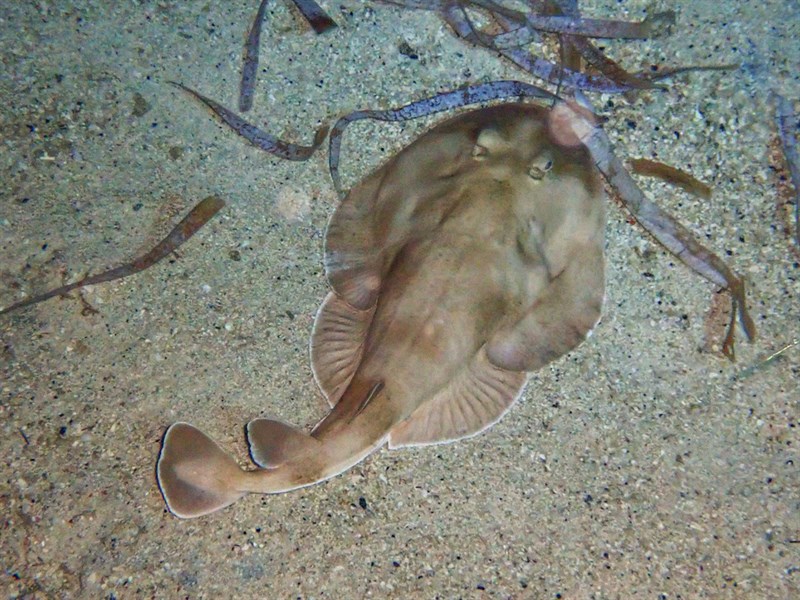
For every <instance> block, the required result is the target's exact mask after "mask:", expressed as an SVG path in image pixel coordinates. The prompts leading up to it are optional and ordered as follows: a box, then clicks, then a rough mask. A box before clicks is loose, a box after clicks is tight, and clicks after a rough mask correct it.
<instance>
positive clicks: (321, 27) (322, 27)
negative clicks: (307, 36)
mask: <svg viewBox="0 0 800 600" xmlns="http://www.w3.org/2000/svg"><path fill="white" fill-rule="evenodd" d="M292 2H294V5H295V6H296V7H297V10H299V11H300V12H301V13H303V16H304V17H305V19H306V21H308V24H309V25H311V28H312V29H313V30H314V32H315V33H316V34H317V35H319V34H321V33H325V32H326V31H330V30H331V29H334V28H336V27H337V25H336V21H334V20H333V19H331V18H330V16H329V15H328V13H326V12H325V11H324V10H322V7H321V6H320V5H319V4H317V3H316V2H314V0H292Z"/></svg>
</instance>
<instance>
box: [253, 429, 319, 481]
mask: <svg viewBox="0 0 800 600" xmlns="http://www.w3.org/2000/svg"><path fill="white" fill-rule="evenodd" d="M247 444H248V445H249V447H250V457H251V458H252V459H253V462H254V463H256V464H257V465H258V466H259V467H262V468H264V469H275V468H277V467H280V466H281V465H282V464H284V463H286V462H287V461H288V460H291V459H297V458H298V457H301V456H304V455H306V454H309V453H312V452H317V451H318V450H319V448H320V446H321V443H320V442H319V440H317V439H316V438H313V437H311V436H310V435H308V434H307V433H303V432H302V431H300V430H299V429H297V428H295V427H292V426H291V425H288V424H287V423H283V422H282V421H274V420H272V419H253V420H252V421H250V422H249V423H248V424H247Z"/></svg>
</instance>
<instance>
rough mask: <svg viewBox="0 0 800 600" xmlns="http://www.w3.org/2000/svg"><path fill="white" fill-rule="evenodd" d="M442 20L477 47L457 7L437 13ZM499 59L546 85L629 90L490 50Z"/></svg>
mask: <svg viewBox="0 0 800 600" xmlns="http://www.w3.org/2000/svg"><path fill="white" fill-rule="evenodd" d="M440 15H441V17H442V19H443V20H444V21H445V22H446V23H447V24H448V25H449V26H450V27H451V28H452V29H453V31H455V33H456V35H458V37H460V38H461V39H463V40H464V41H466V42H469V43H473V44H479V43H480V42H479V40H477V39H475V38H474V37H473V36H471V33H472V32H471V30H470V27H469V24H468V23H467V22H465V20H464V19H463V16H462V15H461V9H460V8H459V7H458V6H448V7H446V8H445V9H443V10H442V12H441V13H440ZM494 50H496V51H497V52H498V53H499V54H500V56H502V57H503V58H505V59H507V60H510V61H511V62H513V63H514V64H516V65H517V66H518V67H519V68H521V69H522V70H523V71H526V72H527V73H530V74H531V75H533V76H534V77H537V78H539V79H542V80H543V81H547V82H548V83H552V84H558V83H559V82H560V83H563V85H564V86H565V87H568V88H570V89H577V90H582V91H585V92H606V93H611V94H613V93H620V92H627V91H629V90H630V89H631V87H630V86H628V85H623V84H619V83H616V82H615V81H613V80H611V79H608V78H607V77H605V76H603V75H592V74H589V73H579V72H576V71H572V70H570V69H566V68H563V67H561V66H560V65H557V64H555V63H553V62H550V61H548V60H544V59H543V58H537V57H535V56H533V54H531V53H530V52H529V51H527V50H524V49H521V48H494Z"/></svg>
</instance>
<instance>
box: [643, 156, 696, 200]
mask: <svg viewBox="0 0 800 600" xmlns="http://www.w3.org/2000/svg"><path fill="white" fill-rule="evenodd" d="M628 162H630V165H631V172H633V173H636V174H637V175H644V176H645V177H657V178H659V179H661V180H663V181H666V182H667V183H671V184H672V185H675V186H678V187H679V188H681V189H682V190H684V191H687V192H689V193H690V194H694V195H695V196H698V197H700V198H702V199H703V200H709V199H711V188H710V187H709V186H707V185H706V184H705V183H703V182H702V181H700V180H699V179H696V178H695V177H693V176H691V175H689V173H687V172H686V171H681V170H680V169H678V168H677V167H673V166H670V165H666V164H664V163H662V162H659V161H657V160H650V159H649V158H633V159H631V160H629V161H628Z"/></svg>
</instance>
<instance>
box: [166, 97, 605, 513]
mask: <svg viewBox="0 0 800 600" xmlns="http://www.w3.org/2000/svg"><path fill="white" fill-rule="evenodd" d="M551 115H552V111H550V110H549V109H547V108H543V107H540V106H536V105H530V104H506V105H502V106H495V107H492V108H485V109H480V110H475V111H472V112H468V113H465V114H462V115H460V116H457V117H455V118H453V119H450V120H448V121H446V122H444V123H443V124H441V125H439V126H437V127H435V128H434V129H432V130H431V131H429V132H428V133H426V134H424V135H423V136H421V137H420V138H418V139H417V140H416V141H415V142H413V143H412V144H411V145H410V146H408V147H407V148H405V149H404V150H402V151H401V152H400V153H398V154H397V155H395V156H394V157H393V158H392V159H391V160H389V161H388V162H387V163H386V164H385V165H384V166H382V167H381V168H379V169H378V170H377V171H375V172H374V173H372V174H371V175H370V176H368V177H367V178H365V179H364V180H363V181H362V182H361V183H359V184H358V185H357V186H356V187H354V188H353V189H352V190H351V192H350V193H349V194H348V195H347V197H346V198H345V199H344V200H343V201H342V203H341V205H340V206H339V207H338V209H337V210H336V212H335V213H334V215H333V217H332V219H331V221H330V224H329V226H328V230H327V235H326V248H325V267H326V271H327V275H328V279H329V281H330V284H331V287H332V291H331V292H330V293H329V294H328V296H327V298H325V300H324V302H323V303H322V306H321V308H320V309H319V312H318V314H317V318H316V322H315V325H314V331H313V334H312V338H311V359H312V366H313V370H314V375H315V377H316V380H317V382H318V384H319V387H320V389H321V390H322V392H323V393H324V394H325V396H326V397H327V399H328V402H329V404H330V406H331V411H330V413H329V414H328V415H327V416H326V417H325V418H324V419H322V421H320V422H319V423H318V424H317V425H316V427H314V429H313V430H312V431H311V432H310V433H305V432H302V431H300V430H299V429H296V428H294V427H292V426H291V425H287V424H286V423H284V422H281V421H277V420H269V419H255V420H253V421H251V422H250V423H249V424H248V426H247V439H248V443H249V446H250V454H251V457H252V458H253V460H254V462H255V463H256V465H257V467H258V468H256V469H252V470H243V469H241V468H240V467H239V465H238V464H237V462H236V461H235V460H234V459H233V458H232V457H231V456H230V455H229V454H228V453H226V452H225V451H224V450H222V449H221V448H220V447H219V446H218V445H217V444H216V443H215V442H214V441H213V440H212V439H211V438H209V437H208V436H206V435H205V434H204V433H202V432H201V431H200V430H198V429H196V428H195V427H193V426H191V425H188V424H186V423H176V424H174V425H172V426H171V427H170V428H169V429H168V430H167V433H166V434H165V436H164V442H163V448H162V451H161V455H160V457H159V461H158V468H157V472H158V482H159V485H160V487H161V490H162V492H163V495H164V498H165V500H166V502H167V505H168V506H169V509H170V510H171V511H172V512H173V513H174V514H176V515H177V516H179V517H185V518H188V517H197V516H200V515H204V514H208V513H210V512H213V511H215V510H218V509H220V508H222V507H224V506H227V505H229V504H231V503H232V502H234V501H236V500H237V499H238V498H240V497H241V496H243V495H244V494H247V493H249V492H252V493H279V492H286V491H289V490H293V489H297V488H301V487H304V486H308V485H311V484H314V483H317V482H320V481H323V480H325V479H328V478H330V477H333V476H334V475H337V474H338V473H341V472H342V471H344V470H345V469H347V468H349V467H351V466H353V465H355V464H356V463H358V462H359V461H361V460H362V459H363V458H364V457H366V456H367V455H368V454H370V453H371V452H373V451H374V450H376V449H377V448H380V447H381V446H383V445H388V446H389V447H390V448H401V447H404V446H415V445H425V444H437V443H443V442H449V441H453V440H457V439H460V438H464V437H468V436H472V435H474V434H476V433H478V432H480V431H483V430H484V429H486V428H487V427H489V426H491V425H492V424H493V423H495V422H496V421H497V420H498V419H499V418H500V417H501V416H502V415H503V414H504V413H505V412H506V411H507V410H508V408H509V407H510V406H511V405H512V404H513V403H514V401H515V400H516V398H518V397H519V395H520V394H521V392H522V390H523V388H524V386H525V382H526V379H527V373H528V372H530V371H534V370H536V369H539V368H540V367H542V366H543V365H545V364H547V363H548V362H550V361H552V360H553V359H555V358H558V357H559V356H561V355H563V354H564V353H565V352H567V351H569V350H570V349H572V348H574V347H575V346H576V345H578V344H579V343H580V342H581V341H582V340H583V339H584V338H585V337H586V335H587V334H588V332H589V331H590V330H591V329H592V327H593V326H594V325H595V323H596V322H597V320H598V319H599V316H600V309H601V305H602V301H603V287H604V279H603V269H604V259H603V229H604V222H605V219H604V207H603V198H604V195H603V191H602V186H601V185H600V183H599V181H598V179H597V175H596V172H595V170H594V169H593V168H592V163H591V160H590V158H589V155H588V153H587V152H586V150H585V149H584V148H582V147H580V146H572V145H571V144H570V143H569V142H570V141H574V140H569V139H566V140H565V138H564V137H563V136H560V137H559V136H556V135H553V132H552V127H551V126H550V124H551V120H550V116H551ZM556 140H559V141H556Z"/></svg>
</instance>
